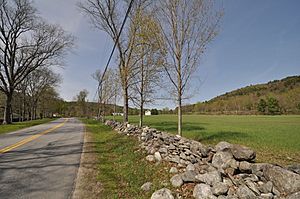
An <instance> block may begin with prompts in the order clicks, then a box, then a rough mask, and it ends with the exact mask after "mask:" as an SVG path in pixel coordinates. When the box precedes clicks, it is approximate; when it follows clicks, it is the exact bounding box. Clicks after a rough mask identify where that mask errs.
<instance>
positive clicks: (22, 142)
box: [0, 119, 68, 154]
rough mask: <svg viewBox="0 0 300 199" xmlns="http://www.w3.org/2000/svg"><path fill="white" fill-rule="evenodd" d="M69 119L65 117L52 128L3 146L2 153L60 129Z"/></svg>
mask: <svg viewBox="0 0 300 199" xmlns="http://www.w3.org/2000/svg"><path fill="white" fill-rule="evenodd" d="M67 121H68V119H65V121H64V122H63V123H60V124H58V125H56V126H54V127H52V128H50V129H47V130H45V131H43V132H41V133H39V134H36V135H33V136H30V137H28V138H26V139H24V140H21V141H19V142H17V143H15V144H12V145H10V146H7V147H5V148H3V149H0V154H2V153H6V152H8V151H11V150H13V149H15V148H17V147H19V146H22V145H24V144H26V143H28V142H30V141H32V140H35V139H37V138H39V137H41V136H42V135H45V134H47V133H49V132H51V131H54V130H55V129H58V128H59V127H62V126H63V125H64V124H65V123H66V122H67Z"/></svg>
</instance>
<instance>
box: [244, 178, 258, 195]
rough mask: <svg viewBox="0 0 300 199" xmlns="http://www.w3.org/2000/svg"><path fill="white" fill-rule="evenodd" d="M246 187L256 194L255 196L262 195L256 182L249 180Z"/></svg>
mask: <svg viewBox="0 0 300 199" xmlns="http://www.w3.org/2000/svg"><path fill="white" fill-rule="evenodd" d="M246 185H247V186H248V188H249V189H251V190H252V191H253V192H254V193H255V195H257V196H258V195H260V191H259V189H258V188H257V185H256V184H255V183H254V182H252V181H248V180H247V181H246Z"/></svg>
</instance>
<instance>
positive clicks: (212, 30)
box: [156, 0, 222, 135]
mask: <svg viewBox="0 0 300 199" xmlns="http://www.w3.org/2000/svg"><path fill="white" fill-rule="evenodd" d="M156 10H157V11H158V15H157V17H158V21H160V22H161V23H160V24H161V31H162V33H163V35H164V41H165V44H166V51H167V56H166V64H165V65H164V69H165V72H166V75H167V77H168V78H169V80H170V82H171V84H172V86H173V91H172V93H174V95H175V96H174V97H175V100H176V102H177V107H178V134H179V135H182V132H181V128H182V111H181V108H182V101H183V99H184V97H186V94H187V90H188V83H189V81H190V79H191V77H192V75H193V73H194V72H195V71H196V70H197V68H198V66H199V61H200V57H201V55H202V53H203V52H204V50H205V49H206V47H207V45H208V44H209V43H210V42H211V40H212V39H213V38H214V37H215V36H216V35H217V30H218V25H219V21H220V18H221V16H222V13H221V11H219V10H218V9H216V8H215V6H214V2H213V1H210V0H160V1H159V5H158V6H157V9H156Z"/></svg>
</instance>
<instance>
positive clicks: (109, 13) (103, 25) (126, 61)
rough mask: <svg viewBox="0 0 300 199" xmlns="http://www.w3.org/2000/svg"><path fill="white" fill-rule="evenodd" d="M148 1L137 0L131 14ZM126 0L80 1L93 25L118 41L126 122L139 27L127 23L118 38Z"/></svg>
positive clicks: (126, 120) (125, 119) (80, 5)
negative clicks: (132, 61)
mask: <svg viewBox="0 0 300 199" xmlns="http://www.w3.org/2000/svg"><path fill="white" fill-rule="evenodd" d="M147 1H149V0H135V1H134V2H135V3H134V5H133V7H134V8H133V9H132V10H133V11H132V12H131V13H130V16H134V13H135V10H138V9H140V7H141V6H145V5H146V4H145V2H147ZM126 2H127V1H117V0H86V1H85V3H79V7H80V8H81V9H82V10H83V11H84V12H85V13H86V14H87V15H88V16H89V18H90V21H91V23H92V24H93V26H94V27H95V28H98V29H100V30H102V31H105V32H106V33H107V34H108V35H109V36H110V37H111V38H112V40H113V41H114V42H115V43H116V47H117V49H118V61H119V63H118V67H119V77H120V79H121V81H120V82H121V85H122V91H123V103H124V106H123V112H124V118H123V120H124V122H128V107H129V103H128V102H129V88H130V86H132V81H133V78H134V70H135V67H136V66H135V65H134V64H130V62H131V59H132V52H133V49H134V46H135V42H136V40H135V36H136V33H135V32H136V30H137V29H136V28H137V27H136V26H134V25H133V24H134V23H131V25H130V26H128V25H127V30H126V31H123V32H122V34H121V35H120V38H119V39H118V34H119V31H120V29H121V25H122V21H123V18H124V16H123V15H122V13H125V10H123V8H124V3H126Z"/></svg>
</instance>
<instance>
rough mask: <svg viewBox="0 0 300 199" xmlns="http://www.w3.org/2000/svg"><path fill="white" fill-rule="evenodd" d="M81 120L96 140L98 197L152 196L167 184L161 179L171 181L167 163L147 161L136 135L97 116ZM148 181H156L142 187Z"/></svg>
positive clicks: (110, 198)
mask: <svg viewBox="0 0 300 199" xmlns="http://www.w3.org/2000/svg"><path fill="white" fill-rule="evenodd" d="M82 121H83V122H84V123H85V124H86V129H87V131H88V132H91V133H92V137H93V141H94V142H95V150H96V154H97V156H98V162H99V164H98V169H99V175H98V181H99V182H100V183H101V185H102V191H101V193H100V196H99V197H101V198H109V199H112V198H150V197H151V194H152V193H153V191H154V190H157V189H159V188H162V187H164V186H163V184H162V183H161V182H169V177H170V176H169V173H168V167H167V165H166V164H167V163H162V164H159V165H155V164H150V163H148V162H146V160H145V156H146V154H145V153H143V152H142V151H141V150H139V146H138V141H137V139H136V138H134V137H128V136H123V135H120V134H118V133H117V132H116V131H113V130H112V129H111V128H110V127H107V126H105V125H104V124H101V123H99V122H98V121H95V120H91V119H82ZM146 182H152V183H153V186H152V189H151V191H150V192H144V191H142V190H141V189H140V187H141V186H142V185H143V184H144V183H146ZM167 187H168V188H170V185H167Z"/></svg>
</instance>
